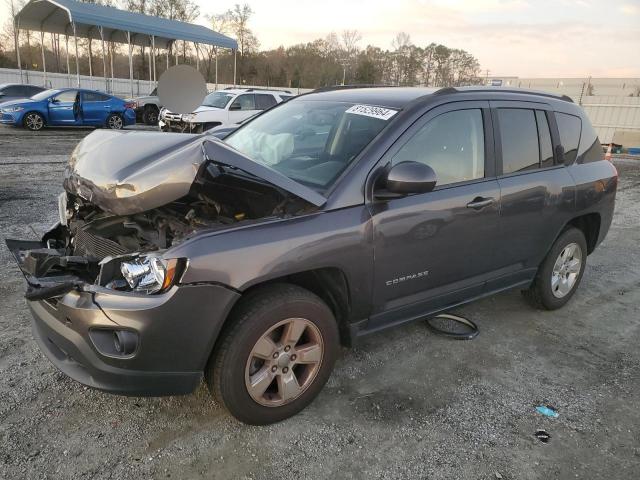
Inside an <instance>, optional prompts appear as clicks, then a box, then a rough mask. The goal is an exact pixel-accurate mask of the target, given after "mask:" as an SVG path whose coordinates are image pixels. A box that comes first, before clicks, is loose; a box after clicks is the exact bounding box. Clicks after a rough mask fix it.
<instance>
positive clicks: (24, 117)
mask: <svg viewBox="0 0 640 480" xmlns="http://www.w3.org/2000/svg"><path fill="white" fill-rule="evenodd" d="M30 113H37V114H38V115H40V116H41V117H42V121H43V122H44V125H43V126H45V127H46V126H47V125H49V115H48V114H47V112H43V111H41V110H34V109H32V110H28V111H26V112H24V113H23V114H22V120H21V122H20V123H21V124H22V127H23V128H26V126H25V123H24V122H25V121H26V120H27V115H29V114H30Z"/></svg>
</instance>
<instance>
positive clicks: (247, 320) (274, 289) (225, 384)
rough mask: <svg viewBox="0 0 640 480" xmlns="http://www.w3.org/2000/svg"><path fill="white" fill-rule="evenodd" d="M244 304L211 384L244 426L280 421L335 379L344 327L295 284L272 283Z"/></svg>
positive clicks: (220, 349)
mask: <svg viewBox="0 0 640 480" xmlns="http://www.w3.org/2000/svg"><path fill="white" fill-rule="evenodd" d="M241 302H242V303H241V304H240V305H239V306H238V308H236V309H235V311H234V313H233V314H232V317H231V318H230V319H229V327H228V328H226V329H225V331H224V332H223V333H222V335H221V338H220V340H219V342H218V346H217V347H216V350H215V352H214V355H213V356H212V360H211V361H210V365H209V367H208V368H207V372H206V374H207V375H206V376H207V384H208V385H209V388H210V390H211V391H212V392H213V394H214V396H215V398H216V400H217V401H219V402H220V403H221V404H222V405H223V406H224V407H225V408H226V409H227V410H228V411H229V412H230V413H231V414H232V415H233V416H234V417H236V418H237V419H238V420H240V421H241V422H244V423H248V424H250V425H267V424H270V423H275V422H279V421H281V420H284V419H286V418H289V417H291V416H293V415H295V414H296V413H298V412H300V411H301V410H302V409H304V408H305V407H306V406H307V405H309V404H310V403H311V402H312V401H313V399H314V398H315V397H316V396H317V395H318V393H319V392H320V390H322V387H323V386H324V384H325V383H326V382H327V380H328V379H329V376H330V375H331V371H332V369H333V364H334V363H335V360H336V358H337V356H338V352H339V335H338V327H337V324H336V321H335V318H334V316H333V313H332V312H331V310H330V309H329V307H328V306H327V305H326V304H325V303H324V302H323V301H322V300H321V299H320V298H318V297H317V296H316V295H314V294H313V293H311V292H309V291H307V290H305V289H303V288H300V287H297V286H295V285H287V284H274V285H269V286H267V287H263V288H261V289H259V290H256V291H254V292H252V293H250V294H248V295H247V297H246V298H244V299H243V300H242V301H241Z"/></svg>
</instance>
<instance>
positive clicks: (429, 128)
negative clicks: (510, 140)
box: [393, 109, 484, 185]
mask: <svg viewBox="0 0 640 480" xmlns="http://www.w3.org/2000/svg"><path fill="white" fill-rule="evenodd" d="M405 161H415V162H422V163H425V164H427V165H429V166H430V167H431V168H433V170H434V171H435V172H436V176H437V185H447V184H450V183H457V182H464V181H469V180H474V179H477V178H483V177H484V128H483V122H482V111H481V110H479V109H470V110H456V111H453V112H447V113H443V114H442V115H439V116H437V117H436V118H434V119H432V120H431V121H429V122H428V123H427V124H426V125H424V126H423V127H422V128H421V129H420V130H419V131H418V132H417V133H416V134H415V135H414V136H413V137H412V138H411V139H409V141H408V142H407V143H405V144H404V145H403V146H402V148H401V149H400V151H398V153H396V154H395V155H394V157H393V163H394V164H395V163H400V162H405Z"/></svg>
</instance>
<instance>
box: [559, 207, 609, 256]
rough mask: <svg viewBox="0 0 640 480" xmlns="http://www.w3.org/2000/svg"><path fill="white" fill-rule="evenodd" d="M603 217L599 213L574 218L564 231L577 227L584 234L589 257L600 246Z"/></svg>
mask: <svg viewBox="0 0 640 480" xmlns="http://www.w3.org/2000/svg"><path fill="white" fill-rule="evenodd" d="M601 223H602V217H601V216H600V214H599V213H598V212H591V213H586V214H584V215H580V216H578V217H575V218H572V219H571V220H570V221H569V222H567V225H566V226H565V228H564V229H563V231H564V230H565V229H566V228H567V227H575V228H577V229H578V230H580V231H581V232H582V234H583V235H584V238H585V240H586V241H587V255H590V254H591V253H593V251H594V250H595V248H596V245H597V244H598V236H599V235H600V225H601Z"/></svg>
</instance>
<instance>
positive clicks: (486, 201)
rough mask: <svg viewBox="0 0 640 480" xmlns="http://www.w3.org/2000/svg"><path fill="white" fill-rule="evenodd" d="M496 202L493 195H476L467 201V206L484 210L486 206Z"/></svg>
mask: <svg viewBox="0 0 640 480" xmlns="http://www.w3.org/2000/svg"><path fill="white" fill-rule="evenodd" d="M494 202H495V199H494V198H493V197H476V198H474V199H473V200H471V201H470V202H469V203H467V208H473V209H474V210H482V209H483V208H484V207H488V206H489V205H492V204H493V203H494Z"/></svg>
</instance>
